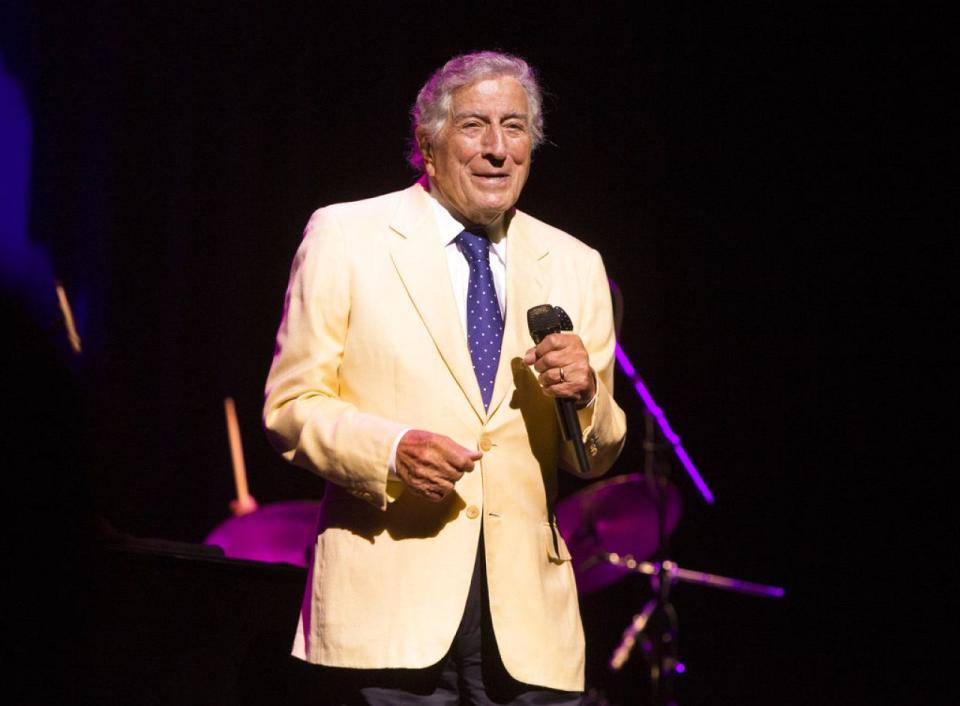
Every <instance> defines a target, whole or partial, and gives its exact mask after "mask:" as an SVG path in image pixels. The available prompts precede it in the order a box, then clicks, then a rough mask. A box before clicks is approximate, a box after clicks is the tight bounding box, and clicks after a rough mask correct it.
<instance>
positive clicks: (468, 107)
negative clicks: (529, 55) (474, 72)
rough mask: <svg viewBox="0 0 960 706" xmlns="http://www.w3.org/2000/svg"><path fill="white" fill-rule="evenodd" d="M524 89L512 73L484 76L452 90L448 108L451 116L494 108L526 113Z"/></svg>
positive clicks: (492, 110)
mask: <svg viewBox="0 0 960 706" xmlns="http://www.w3.org/2000/svg"><path fill="white" fill-rule="evenodd" d="M527 103H528V101H527V93H526V91H524V90H523V87H522V86H521V85H520V83H519V82H518V81H517V80H516V79H515V78H513V77H512V76H494V77H489V78H483V79H480V80H479V81H476V82H474V83H471V84H468V85H466V86H461V87H460V88H458V89H457V90H456V91H454V93H453V100H452V101H451V105H450V112H451V113H452V115H453V116H454V117H461V116H467V115H474V114H480V113H484V114H485V113H490V112H496V113H500V114H504V115H506V114H509V115H513V116H517V117H523V118H526V117H527V112H528V110H529V106H528V104H527Z"/></svg>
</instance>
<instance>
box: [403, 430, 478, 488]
mask: <svg viewBox="0 0 960 706" xmlns="http://www.w3.org/2000/svg"><path fill="white" fill-rule="evenodd" d="M482 456H483V454H482V453H480V452H479V451H471V450H470V449H465V448H464V447H462V446H460V444H458V443H457V442H455V441H454V440H453V439H451V438H449V437H446V436H442V435H440V434H432V433H430V432H429V431H420V430H417V429H411V430H410V431H408V432H407V433H406V434H404V435H403V437H402V438H401V439H400V443H399V444H398V445H397V461H396V467H397V475H398V476H399V477H400V480H402V481H403V482H404V483H406V485H407V492H414V493H416V494H417V495H421V496H423V497H424V498H426V499H427V500H430V501H432V502H440V501H441V500H443V499H444V498H446V497H447V496H448V495H450V493H452V492H453V485H454V483H456V482H457V481H458V480H460V478H461V477H462V476H463V474H464V473H469V472H470V471H472V470H473V464H474V462H475V461H479V460H480V458H481V457H482Z"/></svg>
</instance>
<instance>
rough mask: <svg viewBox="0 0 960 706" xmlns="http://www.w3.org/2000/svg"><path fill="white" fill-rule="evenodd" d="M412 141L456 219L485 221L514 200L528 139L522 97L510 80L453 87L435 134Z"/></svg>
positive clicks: (525, 170)
mask: <svg viewBox="0 0 960 706" xmlns="http://www.w3.org/2000/svg"><path fill="white" fill-rule="evenodd" d="M418 139H419V140H420V150H421V153H422V154H423V161H424V165H425V167H426V170H427V175H428V176H429V177H430V182H431V184H432V186H433V189H434V195H435V196H436V197H437V198H438V200H439V201H440V202H441V203H443V204H444V205H445V206H447V207H448V208H450V209H452V210H453V211H455V213H456V214H457V215H459V216H460V217H461V219H462V220H465V221H467V222H468V223H474V224H477V225H484V226H487V225H491V224H493V223H495V222H496V221H498V220H499V219H500V218H501V217H502V216H503V214H504V213H506V211H508V210H509V209H510V208H511V207H513V205H514V204H515V203H516V202H517V199H518V198H520V192H521V191H522V190H523V185H524V184H525V183H526V181H527V175H528V174H529V173H530V152H531V148H532V140H531V137H530V114H529V108H528V106H527V96H526V94H525V93H524V92H523V88H522V87H521V86H520V84H519V83H518V82H517V81H516V80H515V79H513V78H510V77H507V76H502V77H499V78H491V79H485V80H483V81H478V82H477V83H474V84H472V85H469V86H464V87H463V88H460V89H458V90H457V91H456V92H454V94H453V97H452V100H451V106H450V116H449V119H448V120H447V123H446V124H445V125H444V127H443V130H441V131H440V134H439V135H437V138H436V139H435V140H434V141H433V143H432V144H427V140H426V137H425V136H424V135H418Z"/></svg>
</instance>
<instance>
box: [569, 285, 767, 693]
mask: <svg viewBox="0 0 960 706" xmlns="http://www.w3.org/2000/svg"><path fill="white" fill-rule="evenodd" d="M615 286H616V285H615V283H614V282H612V281H611V289H613V288H615ZM616 357H617V362H618V363H619V364H620V369H621V370H622V371H623V372H624V373H625V374H626V375H627V376H628V377H629V378H630V379H631V381H632V382H633V387H634V390H635V391H636V392H637V394H638V395H639V397H640V399H641V401H642V402H643V406H644V410H643V418H644V442H643V450H644V472H643V473H642V474H630V475H624V476H617V477H614V478H611V479H609V480H606V481H601V482H599V483H594V484H593V485H591V486H588V487H587V488H585V489H583V490H581V491H579V492H577V493H574V494H573V495H571V496H570V497H568V498H565V499H564V500H562V501H561V502H560V503H558V505H557V508H556V514H557V522H558V525H559V527H560V531H561V534H562V535H563V537H564V539H565V540H566V541H567V544H568V548H569V549H570V553H571V556H572V557H573V559H574V562H573V566H574V575H575V577H576V580H577V586H578V588H579V589H580V591H581V593H590V592H592V591H596V590H599V589H601V588H604V587H605V586H607V585H609V584H611V583H613V582H615V581H618V580H619V579H620V578H623V577H624V576H626V575H629V574H643V575H646V576H649V577H650V585H651V587H652V588H653V592H654V596H653V597H652V598H650V599H649V600H647V601H646V603H645V604H644V605H643V607H642V608H641V610H640V611H639V612H638V613H636V614H635V615H634V616H633V618H632V619H631V621H630V623H629V624H628V625H627V627H626V629H625V630H624V632H623V636H622V638H621V640H620V643H619V644H618V645H617V647H616V648H615V649H614V651H613V653H612V655H611V657H610V659H609V661H608V667H609V668H610V670H611V671H614V672H616V671H619V670H620V669H622V668H623V666H624V665H625V664H626V663H627V661H628V660H629V658H630V655H631V652H632V651H633V649H634V648H635V647H636V645H637V644H639V645H640V646H641V652H642V654H643V656H644V659H645V662H646V664H647V667H648V670H649V675H650V687H651V695H652V703H653V704H654V705H655V706H676V704H677V702H676V700H675V699H674V676H675V675H676V674H682V673H683V672H684V671H685V667H684V665H683V663H682V662H681V661H680V660H679V658H678V654H679V620H678V617H677V612H676V609H675V608H674V606H673V604H672V603H671V601H670V598H671V596H670V594H671V590H672V589H673V586H674V585H676V584H677V583H678V582H685V583H693V584H699V585H703V586H711V587H713V588H719V589H724V590H730V591H736V592H739V593H746V594H749V595H754V596H760V597H766V598H782V597H783V596H784V589H783V588H780V587H778V586H768V585H764V584H759V583H753V582H749V581H743V580H740V579H735V578H730V577H726V576H719V575H716V574H709V573H706V572H703V571H695V570H691V569H685V568H682V567H681V566H679V565H678V564H677V563H675V562H674V561H672V560H671V558H670V556H671V554H670V547H669V538H670V535H671V534H672V533H673V530H674V529H675V528H676V525H677V522H678V521H679V518H680V513H681V506H682V502H681V498H680V493H679V491H678V490H677V489H676V487H674V486H673V484H671V483H670V480H669V474H670V464H669V463H658V462H657V461H658V459H657V452H658V451H659V449H660V448H661V445H658V443H657V437H658V434H657V432H658V431H659V433H660V436H662V438H663V439H664V440H665V441H666V443H667V444H669V446H670V449H671V451H672V452H673V453H672V455H673V457H675V458H676V459H677V460H678V461H679V462H680V465H681V467H682V468H683V469H684V471H686V474H687V476H688V477H689V478H690V480H691V482H692V483H693V485H694V487H696V489H697V490H698V492H699V493H700V496H701V497H702V499H703V500H704V501H705V502H706V503H708V504H713V502H714V496H713V493H712V492H711V491H710V489H709V487H708V486H707V484H706V482H705V481H704V480H703V478H702V476H701V475H700V473H699V471H698V470H697V468H696V466H694V464H693V461H692V460H691V459H690V457H689V455H688V454H687V453H686V451H685V450H684V448H683V446H681V444H680V437H679V436H677V434H676V433H675V432H674V431H673V429H672V428H671V427H670V424H669V422H668V421H667V419H666V416H665V415H664V413H663V410H662V409H661V408H660V407H659V406H658V405H657V404H656V402H655V401H654V399H653V397H652V395H651V394H650V391H649V389H648V388H647V386H646V384H645V383H644V381H643V379H642V378H641V377H640V375H639V374H638V373H637V371H636V368H634V366H633V365H632V363H631V362H630V360H629V358H627V355H626V353H624V351H623V349H622V348H621V346H620V344H619V341H618V342H617V345H616ZM654 558H656V560H654Z"/></svg>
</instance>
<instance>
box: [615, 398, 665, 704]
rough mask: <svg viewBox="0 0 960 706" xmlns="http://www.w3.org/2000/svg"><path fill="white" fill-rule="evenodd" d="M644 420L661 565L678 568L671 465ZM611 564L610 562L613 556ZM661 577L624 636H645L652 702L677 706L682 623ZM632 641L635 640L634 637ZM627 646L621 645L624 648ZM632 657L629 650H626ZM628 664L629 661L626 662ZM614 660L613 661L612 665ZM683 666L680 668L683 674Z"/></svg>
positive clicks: (650, 420) (649, 417)
mask: <svg viewBox="0 0 960 706" xmlns="http://www.w3.org/2000/svg"><path fill="white" fill-rule="evenodd" d="M643 421H644V439H643V450H644V459H643V461H644V462H643V465H644V477H645V478H646V481H647V485H648V487H649V489H650V493H651V495H652V496H653V498H654V499H655V502H656V507H657V552H656V556H657V557H658V558H659V559H660V562H661V563H660V566H661V567H667V569H668V570H669V567H672V566H674V564H673V562H671V561H670V560H669V556H670V546H669V542H670V539H669V537H670V535H669V532H668V531H667V526H666V525H667V507H666V499H667V497H666V488H667V485H668V483H669V480H670V479H669V474H670V464H668V463H665V464H657V462H656V452H657V426H656V423H655V419H654V415H653V413H652V412H651V411H650V409H649V408H647V407H645V408H644V410H643ZM607 561H610V559H609V557H608V558H607ZM658 578H659V576H658V574H654V575H652V577H651V584H652V586H653V588H654V591H655V594H654V597H653V598H651V599H650V600H649V601H647V603H646V605H644V607H643V609H642V610H641V611H640V613H638V614H637V615H635V616H634V618H633V620H632V621H631V624H630V626H629V627H628V628H627V631H626V632H625V633H624V637H625V638H627V633H629V632H632V631H636V633H637V634H639V633H641V632H642V633H643V635H644V640H643V642H642V646H643V654H644V657H645V658H646V662H647V665H648V668H649V671H650V690H651V699H652V701H651V703H652V704H653V705H654V706H675V704H676V701H674V699H673V684H674V675H675V674H676V673H677V666H678V665H679V661H678V658H677V655H678V650H679V639H680V624H679V619H678V617H677V611H676V609H675V608H674V607H673V604H672V603H671V602H670V589H671V588H672V587H673V581H672V580H669V579H668V580H666V581H663V580H658ZM630 639H633V640H635V637H634V636H632V637H631V638H630ZM622 644H623V643H621V645H622ZM626 656H629V650H627V651H626ZM624 661H625V660H624ZM612 665H613V660H611V666H612ZM682 669H683V667H682V665H681V666H680V670H681V671H682Z"/></svg>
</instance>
